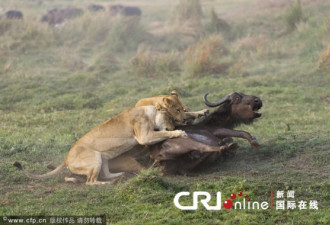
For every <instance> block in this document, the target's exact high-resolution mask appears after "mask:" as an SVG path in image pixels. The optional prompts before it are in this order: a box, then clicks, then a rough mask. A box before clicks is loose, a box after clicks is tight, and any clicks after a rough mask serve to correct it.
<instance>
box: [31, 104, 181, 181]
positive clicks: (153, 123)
mask: <svg viewBox="0 0 330 225" xmlns="http://www.w3.org/2000/svg"><path fill="white" fill-rule="evenodd" d="M167 109H168V108H167ZM162 115H163V116H166V115H167V111H166V110H163V108H162V107H158V110H157V109H156V108H155V107H154V106H142V107H135V108H130V109H127V110H124V111H123V112H122V113H120V114H119V115H118V116H116V117H113V118H112V119H110V120H108V121H106V122H104V123H102V124H101V125H99V126H97V127H96V128H94V129H92V130H91V131H90V132H88V133H87V134H85V135H84V136H83V137H82V138H80V139H79V140H78V141H77V142H76V143H75V144H74V145H73V146H72V148H71V149H70V151H69V153H68V155H67V157H66V158H65V160H64V162H63V163H62V164H61V165H60V166H58V167H57V168H56V169H55V170H54V171H51V172H49V173H47V174H43V175H34V174H30V173H27V172H25V174H26V175H28V176H29V177H34V178H39V179H43V178H48V177H51V176H53V175H55V174H58V173H59V172H60V171H61V170H62V169H63V168H65V167H68V168H69V169H70V171H71V172H72V173H74V174H79V175H86V176H87V182H86V183H87V184H103V183H105V182H100V181H99V178H102V179H111V178H114V177H117V176H120V175H122V173H115V174H113V173H110V172H109V162H110V163H111V162H113V163H114V164H115V163H116V164H117V168H118V165H120V162H123V159H124V161H126V162H127V161H128V162H129V163H130V164H131V165H132V167H131V168H132V170H140V169H141V167H140V165H138V164H136V163H135V162H134V161H133V160H135V159H133V160H131V159H128V158H125V156H123V157H122V158H121V157H120V156H121V155H122V154H123V153H125V152H127V151H129V150H131V149H133V148H134V147H136V146H138V145H152V144H155V143H158V142H160V141H163V140H166V139H168V138H174V137H180V136H185V135H186V134H185V132H184V131H182V130H175V131H166V130H165V129H168V128H167V127H166V126H164V124H163V123H164V122H165V123H166V120H164V119H162V118H159V119H158V121H157V120H156V117H157V116H158V117H159V116H160V117H162ZM159 123H161V124H159ZM169 125H170V124H169ZM155 127H158V128H162V130H160V131H155V130H154V128H155ZM170 129H171V128H170ZM114 158H116V159H117V161H116V162H115V161H112V159H114ZM114 166H115V165H114ZM110 168H111V166H110ZM119 169H120V168H119ZM125 171H127V170H125Z"/></svg>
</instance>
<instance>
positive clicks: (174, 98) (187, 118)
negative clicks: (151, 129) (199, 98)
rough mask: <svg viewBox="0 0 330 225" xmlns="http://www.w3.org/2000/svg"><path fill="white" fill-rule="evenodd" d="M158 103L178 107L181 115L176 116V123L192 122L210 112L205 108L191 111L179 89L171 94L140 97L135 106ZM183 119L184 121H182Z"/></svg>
mask: <svg viewBox="0 0 330 225" xmlns="http://www.w3.org/2000/svg"><path fill="white" fill-rule="evenodd" d="M158 104H160V105H162V106H163V107H165V108H166V107H167V105H169V104H170V105H173V106H174V109H176V110H177V111H178V112H179V115H180V117H179V118H174V119H175V125H184V124H187V123H188V124H190V123H192V122H193V120H195V119H196V118H199V117H202V116H205V115H206V114H208V113H209V110H208V109H203V110H200V111H197V112H189V109H188V108H187V107H186V106H184V105H183V104H182V102H181V101H180V99H179V95H178V92H177V91H172V92H171V94H170V95H160V96H154V97H150V98H143V99H140V100H139V101H138V102H137V103H136V105H135V106H146V105H153V106H156V105H158ZM181 116H182V117H181ZM182 120H183V123H182V122H180V121H182Z"/></svg>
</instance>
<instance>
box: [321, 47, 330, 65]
mask: <svg viewBox="0 0 330 225" xmlns="http://www.w3.org/2000/svg"><path fill="white" fill-rule="evenodd" d="M318 67H319V69H321V70H330V44H329V45H328V48H327V50H326V51H325V52H323V54H322V56H321V58H320V60H319V66H318Z"/></svg>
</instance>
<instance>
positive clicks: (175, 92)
mask: <svg viewBox="0 0 330 225" xmlns="http://www.w3.org/2000/svg"><path fill="white" fill-rule="evenodd" d="M171 95H174V96H177V97H179V93H178V92H177V91H176V90H173V91H171Z"/></svg>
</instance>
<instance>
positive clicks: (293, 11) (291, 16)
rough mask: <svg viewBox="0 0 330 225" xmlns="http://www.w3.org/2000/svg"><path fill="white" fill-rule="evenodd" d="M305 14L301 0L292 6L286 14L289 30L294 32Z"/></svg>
mask: <svg viewBox="0 0 330 225" xmlns="http://www.w3.org/2000/svg"><path fill="white" fill-rule="evenodd" d="M302 18H303V13H302V8H301V3H300V0H297V2H296V4H294V5H293V6H291V7H290V8H289V9H288V11H287V12H286V14H285V21H286V25H287V30H288V31H292V30H294V29H296V28H297V24H298V23H299V22H300V21H301V20H302Z"/></svg>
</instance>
